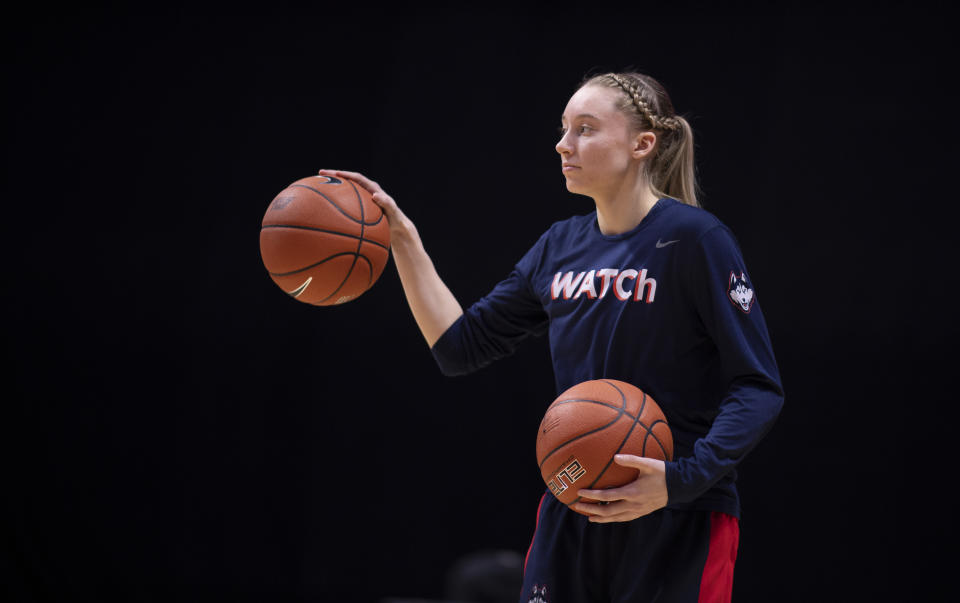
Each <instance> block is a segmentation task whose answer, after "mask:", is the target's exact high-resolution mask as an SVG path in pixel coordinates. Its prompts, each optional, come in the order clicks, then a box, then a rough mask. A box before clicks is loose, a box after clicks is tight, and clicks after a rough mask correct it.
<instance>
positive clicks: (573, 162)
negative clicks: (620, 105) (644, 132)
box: [557, 86, 637, 199]
mask: <svg viewBox="0 0 960 603" xmlns="http://www.w3.org/2000/svg"><path fill="white" fill-rule="evenodd" d="M619 94H620V93H619V92H617V91H616V90H614V89H612V88H604V87H602V86H585V87H583V88H580V89H579V90H577V91H576V92H575V93H574V95H573V96H572V97H570V101H569V102H568V103H567V107H566V109H565V110H564V112H563V116H562V117H561V118H560V123H561V126H562V127H561V132H562V136H561V138H560V142H558V143H557V152H558V153H560V158H561V162H562V169H563V175H564V177H566V179H567V190H569V191H570V192H571V193H577V194H581V195H587V196H590V197H593V198H595V199H596V198H597V197H598V196H601V197H602V196H608V195H610V194H612V193H613V192H614V191H616V190H617V189H618V187H619V186H620V184H621V183H622V181H623V179H624V177H625V176H626V175H627V174H628V173H629V172H630V171H631V170H635V169H636V162H635V159H636V157H635V156H634V151H635V150H636V144H637V135H636V133H635V132H633V129H632V128H631V126H630V123H629V121H628V119H627V116H626V115H624V114H623V112H621V111H620V110H619V109H617V107H616V100H617V98H618V95H619Z"/></svg>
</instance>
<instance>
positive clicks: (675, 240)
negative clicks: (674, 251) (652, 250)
mask: <svg viewBox="0 0 960 603" xmlns="http://www.w3.org/2000/svg"><path fill="white" fill-rule="evenodd" d="M679 242H680V239H674V240H672V241H667V242H666V243H664V242H663V241H661V240H660V239H657V249H662V248H664V247H666V246H667V245H673V244H674V243H679Z"/></svg>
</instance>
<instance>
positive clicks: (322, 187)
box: [260, 176, 390, 306]
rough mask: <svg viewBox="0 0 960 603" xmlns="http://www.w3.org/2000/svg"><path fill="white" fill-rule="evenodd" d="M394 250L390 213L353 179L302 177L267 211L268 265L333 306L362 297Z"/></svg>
mask: <svg viewBox="0 0 960 603" xmlns="http://www.w3.org/2000/svg"><path fill="white" fill-rule="evenodd" d="M389 256H390V227H389V225H388V223H387V219H386V218H385V217H384V215H383V211H382V210H381V209H380V207H379V206H377V204H376V203H374V202H373V199H372V198H371V196H370V193H369V192H367V190H366V189H364V188H363V187H361V186H358V185H357V184H356V183H354V182H353V181H351V180H347V179H340V178H334V177H332V176H310V177H307V178H301V179H300V180H297V181H296V182H294V183H293V184H291V185H290V186H288V187H287V188H285V189H283V190H282V191H280V194H278V195H277V196H276V197H275V198H274V199H273V201H272V202H271V203H270V205H269V206H268V207H267V211H266V214H264V216H263V223H262V225H261V228H260V257H261V258H262V259H263V265H264V267H266V269H267V272H268V273H269V274H270V278H271V279H273V282H274V283H276V284H277V286H279V287H280V288H281V289H283V290H284V291H285V292H286V293H287V294H288V295H290V296H291V297H293V298H294V299H296V300H297V301H301V302H304V303H308V304H313V305H315V306H331V305H335V304H342V303H345V302H348V301H351V300H353V299H356V298H357V297H359V296H360V295H362V294H363V293H364V292H365V291H367V290H368V289H370V287H372V286H373V284H374V283H375V282H377V279H378V278H380V274H381V273H382V272H383V267H384V266H385V265H386V263H387V258H389Z"/></svg>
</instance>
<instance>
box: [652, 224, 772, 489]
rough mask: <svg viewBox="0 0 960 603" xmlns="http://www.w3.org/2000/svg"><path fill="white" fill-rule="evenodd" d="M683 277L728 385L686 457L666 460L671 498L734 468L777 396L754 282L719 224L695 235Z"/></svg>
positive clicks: (762, 428)
mask: <svg viewBox="0 0 960 603" xmlns="http://www.w3.org/2000/svg"><path fill="white" fill-rule="evenodd" d="M688 274H689V276H690V278H691V281H690V282H689V287H690V290H691V291H692V292H693V298H694V304H695V306H696V310H697V313H698V315H699V317H700V320H701V321H702V322H703V325H704V327H705V328H706V330H707V332H708V334H709V336H710V337H711V339H712V340H713V342H714V344H715V345H716V347H717V353H718V354H719V358H720V364H721V371H722V374H723V378H724V381H725V383H726V384H727V385H726V390H725V394H724V396H723V399H722V400H721V401H720V406H719V412H718V413H717V415H716V417H715V418H714V420H713V423H712V425H711V427H710V430H709V431H708V432H707V434H706V436H704V437H703V438H701V439H699V440H697V442H696V443H695V444H694V448H693V455H692V456H689V457H686V458H681V459H677V460H675V461H672V462H668V463H667V464H666V481H667V492H668V496H669V500H670V502H671V503H674V502H675V503H685V502H691V501H693V500H695V499H696V498H698V497H699V496H700V495H702V494H703V493H704V492H706V491H707V490H708V489H709V488H710V487H711V486H712V485H713V484H715V483H716V482H717V481H718V480H720V479H721V478H722V477H724V476H725V475H727V474H729V473H730V472H731V471H733V470H734V468H735V467H736V465H737V464H738V463H739V462H740V461H741V460H742V459H743V458H744V456H745V455H746V454H747V453H748V452H749V451H750V450H751V449H753V447H754V446H756V445H757V443H758V442H759V441H760V440H761V439H762V438H763V436H764V435H765V434H766V433H767V432H768V431H769V430H770V428H771V427H772V426H773V423H774V421H775V420H776V418H777V416H778V415H779V413H780V409H781V407H782V406H783V398H784V395H783V388H782V385H781V382H780V373H779V370H778V368H777V364H776V360H775V359H774V355H773V348H772V346H771V343H770V336H769V334H768V332H767V326H766V323H765V321H764V319H763V314H762V313H761V312H760V304H759V301H758V299H757V295H756V292H755V290H754V287H753V282H752V281H751V280H750V277H749V273H748V272H747V270H746V267H745V265H744V261H743V257H742V254H741V252H740V249H739V247H738V246H737V244H736V241H735V240H734V238H733V235H732V233H730V231H729V230H728V229H727V228H726V227H725V226H723V225H717V226H715V227H713V228H711V229H710V230H708V231H707V232H706V233H704V234H703V235H702V236H701V238H700V244H699V245H698V246H697V247H696V252H695V256H694V257H693V259H692V262H691V269H690V271H689V273H688Z"/></svg>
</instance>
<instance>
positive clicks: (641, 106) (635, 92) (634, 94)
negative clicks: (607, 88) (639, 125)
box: [609, 73, 681, 130]
mask: <svg viewBox="0 0 960 603" xmlns="http://www.w3.org/2000/svg"><path fill="white" fill-rule="evenodd" d="M609 76H610V79H612V80H613V81H615V82H616V83H617V85H619V86H620V87H621V88H623V91H624V92H626V93H627V96H629V97H630V99H631V100H633V106H635V107H636V108H637V111H639V112H640V114H641V115H643V116H644V117H646V118H647V119H648V120H649V121H650V123H651V124H652V125H653V127H654V128H656V129H658V130H678V129H680V127H681V125H680V120H678V119H677V118H676V117H661V116H660V115H657V114H656V113H655V112H653V111H652V110H651V109H650V104H649V103H648V102H647V101H646V100H644V98H643V95H642V94H640V87H639V86H637V85H636V84H632V83H630V82H628V81H627V80H625V79H624V78H623V77H621V76H620V75H619V74H616V73H611V74H609Z"/></svg>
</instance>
